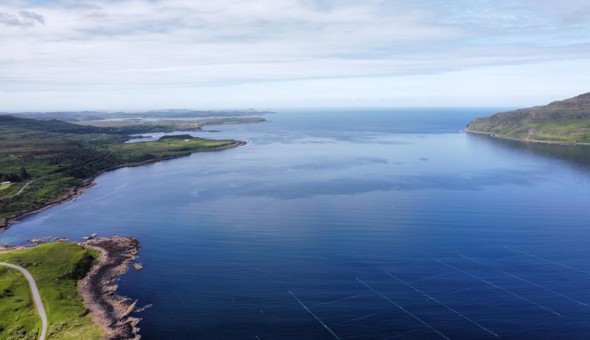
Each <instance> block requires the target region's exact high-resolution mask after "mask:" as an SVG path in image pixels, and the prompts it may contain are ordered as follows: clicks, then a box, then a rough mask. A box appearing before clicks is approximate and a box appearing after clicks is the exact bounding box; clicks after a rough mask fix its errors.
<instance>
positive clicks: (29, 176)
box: [0, 115, 264, 228]
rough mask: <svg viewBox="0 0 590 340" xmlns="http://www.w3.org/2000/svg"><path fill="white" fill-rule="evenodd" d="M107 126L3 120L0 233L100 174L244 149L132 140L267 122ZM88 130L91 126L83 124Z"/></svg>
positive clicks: (232, 143)
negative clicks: (206, 127) (208, 127)
mask: <svg viewBox="0 0 590 340" xmlns="http://www.w3.org/2000/svg"><path fill="white" fill-rule="evenodd" d="M134 117H135V118H136V119H135V120H131V121H127V120H125V121H124V122H121V121H115V122H116V124H105V123H108V122H112V121H108V120H107V121H104V120H103V121H101V123H103V124H105V125H104V126H94V125H81V124H73V123H69V122H65V121H61V120H57V119H50V120H38V119H32V118H23V117H19V116H13V115H0V228H6V227H8V226H9V225H10V224H12V223H13V222H15V221H16V220H18V219H19V218H21V217H23V216H25V215H27V214H31V213H34V212H37V211H39V210H42V209H45V208H47V207H50V206H52V205H54V204H57V203H60V202H62V201H64V200H68V199H71V198H73V197H76V196H77V195H79V194H80V193H81V192H82V191H83V190H84V189H85V188H88V187H89V186H91V185H92V183H93V179H94V178H95V177H96V176H98V175H99V174H101V173H103V172H105V171H109V170H113V169H117V168H121V167H128V166H137V165H143V164H147V163H153V162H158V161H162V160H167V159H172V158H178V157H183V156H188V155H190V154H192V153H194V152H202V151H218V150H224V149H228V148H233V147H237V146H241V145H244V144H245V142H241V141H236V140H228V139H226V140H213V139H204V138H196V137H191V136H190V135H184V136H183V138H160V139H159V140H155V141H145V142H140V143H125V142H126V141H127V140H129V139H131V138H132V137H131V136H132V135H135V134H141V133H151V132H172V131H182V130H184V131H195V130H200V129H201V127H202V126H204V125H209V124H239V123H256V122H260V121H264V119H262V118H259V117H238V118H232V117H225V116H224V117H219V118H215V119H205V120H191V121H190V122H187V121H177V120H168V121H155V122H154V121H148V122H144V121H137V118H139V117H137V116H134ZM85 123H86V124H88V122H85Z"/></svg>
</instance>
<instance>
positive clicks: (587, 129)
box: [466, 93, 590, 144]
mask: <svg viewBox="0 0 590 340" xmlns="http://www.w3.org/2000/svg"><path fill="white" fill-rule="evenodd" d="M466 131H468V132H480V133H488V134H492V135H497V136H499V137H508V138H515V139H521V140H531V141H545V142H561V143H572V144H573V143H590V93H586V94H582V95H579V96H577V97H574V98H570V99H566V100H561V101H556V102H552V103H550V104H548V105H544V106H535V107H531V108H528V109H520V110H516V111H510V112H500V113H496V114H494V115H492V116H490V117H485V118H479V119H476V120H474V121H472V122H471V123H469V125H467V128H466Z"/></svg>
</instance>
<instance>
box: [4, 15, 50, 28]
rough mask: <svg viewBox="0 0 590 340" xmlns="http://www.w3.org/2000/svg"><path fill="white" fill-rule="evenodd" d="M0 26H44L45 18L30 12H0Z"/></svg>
mask: <svg viewBox="0 0 590 340" xmlns="http://www.w3.org/2000/svg"><path fill="white" fill-rule="evenodd" d="M0 24H4V25H6V26H18V27H29V26H34V25H39V24H41V25H44V24H45V18H44V17H43V16H42V15H40V14H38V13H35V12H32V11H19V12H18V14H10V13H3V12H0Z"/></svg>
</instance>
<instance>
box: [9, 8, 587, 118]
mask: <svg viewBox="0 0 590 340" xmlns="http://www.w3.org/2000/svg"><path fill="white" fill-rule="evenodd" d="M588 32H590V2H588V1H586V0H560V1H554V0H496V1H488V0H470V1H467V0H455V1H453V0H422V1H409V0H403V1H402V0H399V1H398V0H382V1H380V0H365V1H351V0H338V1H336V0H272V1H271V0H251V1H236V0H215V1H210V0H208V1H200V0H166V1H142V0H118V1H83V0H82V1H73V0H54V1H41V0H37V1H16V0H4V1H2V2H0V111H23V110H47V111H49V110H84V109H89V110H93V109H100V110H142V109H162V108H194V109H209V108H260V109H268V108H270V109H274V108H287V107H331V106H332V107H351V106H359V107H362V106H365V107H375V106H378V107H407V106H419V107H429V106H446V107H456V106H493V107H511V106H514V107H518V106H529V105H540V104H545V103H547V102H549V101H553V100H557V99H563V98H567V97H571V96H574V95H577V94H580V93H585V92H590V34H588Z"/></svg>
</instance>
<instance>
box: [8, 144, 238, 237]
mask: <svg viewBox="0 0 590 340" xmlns="http://www.w3.org/2000/svg"><path fill="white" fill-rule="evenodd" d="M247 144H248V142H244V141H236V142H235V143H233V144H230V145H226V146H221V147H218V148H212V149H209V150H200V151H195V152H189V153H186V154H182V155H178V156H175V157H162V158H157V159H151V160H147V161H144V162H139V163H128V164H121V165H119V166H116V167H113V168H110V169H106V170H103V171H100V172H98V173H97V174H95V175H93V176H92V177H89V178H86V179H84V180H83V181H82V183H81V184H80V185H79V186H77V187H75V188H72V189H71V190H69V191H68V192H66V193H65V194H64V195H62V196H61V197H60V198H58V199H56V200H54V201H52V202H48V203H47V204H45V205H43V206H40V207H36V208H32V209H30V210H25V211H22V212H20V213H18V214H16V215H15V216H12V217H8V218H6V219H4V220H1V221H0V230H4V229H8V228H10V226H11V225H13V224H14V223H17V222H18V221H19V220H21V219H22V218H24V217H27V216H30V215H34V214H36V213H39V212H42V211H44V210H47V209H49V208H51V207H54V206H56V205H59V204H62V203H64V202H67V201H70V200H73V199H75V198H77V197H79V196H81V195H83V194H84V192H85V191H86V190H87V189H89V188H92V187H93V186H94V185H95V183H94V180H95V179H96V178H97V177H98V176H100V175H102V174H104V173H107V172H109V171H114V170H117V169H122V168H132V167H138V166H143V165H148V164H154V163H159V162H163V161H169V160H173V159H178V158H183V157H188V156H190V155H192V154H195V153H199V152H214V151H223V150H228V149H233V148H237V147H240V146H245V145H247Z"/></svg>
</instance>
